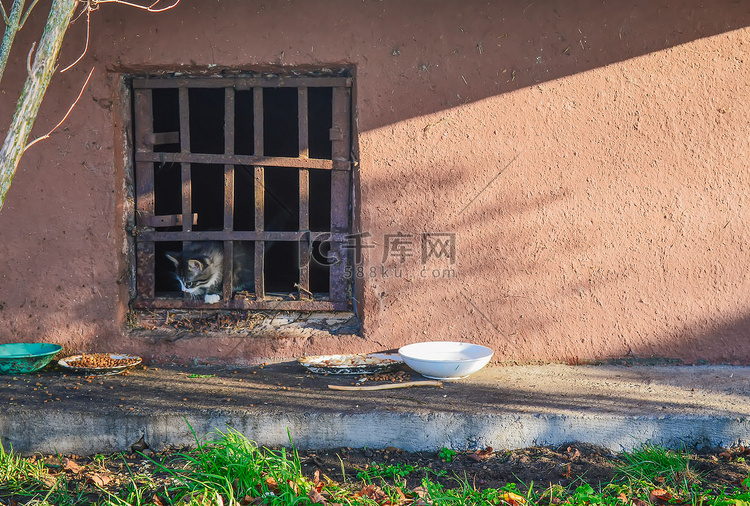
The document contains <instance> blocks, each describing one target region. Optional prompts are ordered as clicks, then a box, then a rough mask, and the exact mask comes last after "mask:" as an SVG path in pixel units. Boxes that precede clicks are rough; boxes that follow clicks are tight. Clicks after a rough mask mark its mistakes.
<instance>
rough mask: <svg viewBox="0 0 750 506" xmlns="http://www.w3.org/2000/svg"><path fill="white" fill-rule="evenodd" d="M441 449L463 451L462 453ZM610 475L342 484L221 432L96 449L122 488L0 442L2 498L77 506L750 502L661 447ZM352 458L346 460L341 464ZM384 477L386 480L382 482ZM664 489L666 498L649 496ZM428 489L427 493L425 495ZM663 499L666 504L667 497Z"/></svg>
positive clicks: (383, 472) (99, 463)
mask: <svg viewBox="0 0 750 506" xmlns="http://www.w3.org/2000/svg"><path fill="white" fill-rule="evenodd" d="M443 453H444V454H442V455H441V454H439V456H440V457H441V458H444V459H446V460H447V458H450V459H454V458H456V457H457V454H456V452H452V453H447V452H443ZM617 462H618V463H617V465H616V475H615V478H614V479H613V480H612V482H610V483H603V484H590V483H586V482H585V481H583V480H578V481H576V482H575V483H574V484H573V485H571V486H569V487H567V488H565V487H562V486H560V485H552V484H549V486H546V487H535V485H534V483H530V484H528V485H527V484H523V483H510V484H508V485H506V486H504V487H502V488H499V489H496V488H481V487H477V486H476V485H475V484H474V483H473V482H472V481H471V480H470V479H469V478H468V477H466V476H456V477H454V478H452V479H446V476H445V475H443V476H442V477H441V479H440V480H438V479H437V475H436V474H433V473H432V472H431V471H430V470H429V469H426V468H421V467H416V466H413V465H408V464H373V465H371V466H368V467H367V468H365V469H363V470H362V471H361V472H360V473H358V474H357V477H356V480H353V481H349V480H346V479H344V481H343V482H341V483H339V482H334V481H332V480H330V479H328V478H326V477H325V476H317V477H313V478H308V477H305V476H304V475H303V474H302V466H301V463H300V458H299V455H298V453H297V451H296V449H294V447H293V446H292V448H291V450H287V449H280V450H274V449H268V448H264V447H259V446H258V445H256V444H255V443H254V442H252V441H250V440H249V439H247V438H246V437H245V436H243V435H242V434H241V433H239V432H237V431H235V430H232V429H228V430H226V431H217V432H216V433H214V434H212V435H211V439H210V440H198V439H197V438H196V447H195V449H193V450H190V451H186V452H183V453H180V454H178V455H176V456H174V458H173V459H172V460H170V461H168V462H157V461H156V460H151V461H150V462H147V464H149V466H150V467H143V466H141V467H140V468H139V469H134V468H131V464H130V463H129V462H128V459H127V457H126V456H125V455H122V454H119V455H114V456H109V457H107V456H96V457H94V458H93V462H92V464H90V468H91V469H90V470H89V471H88V472H104V471H106V467H107V465H108V464H110V465H112V464H114V463H117V464H118V465H120V466H121V468H122V469H124V473H120V474H121V475H124V476H125V479H124V480H123V481H122V482H121V483H118V484H117V486H116V487H112V486H110V487H106V486H105V487H97V486H93V485H91V484H87V483H86V480H82V479H80V477H79V478H77V479H73V478H72V476H71V474H70V473H65V472H62V471H61V469H59V467H60V466H57V468H50V467H49V466H48V465H46V464H44V462H43V461H42V460H36V459H33V458H23V457H20V456H18V455H16V454H14V453H13V451H12V450H10V451H6V450H5V449H3V448H2V446H0V504H3V505H7V504H15V503H18V504H19V505H34V506H37V505H40V506H47V505H55V506H78V505H84V504H96V505H101V506H141V505H143V506H146V505H157V506H158V505H162V506H178V505H179V506H209V505H210V506H218V505H225V506H237V505H246V504H264V505H279V506H281V505H284V506H287V505H291V506H295V505H300V506H308V505H312V504H315V501H319V500H321V498H322V499H323V500H324V501H326V502H327V503H328V504H341V505H342V506H375V505H382V504H388V503H390V504H393V505H400V504H404V505H406V504H414V503H419V501H422V502H423V503H424V504H432V505H435V506H454V505H455V506H479V505H482V506H485V505H496V506H552V505H562V506H625V505H632V504H641V503H638V502H637V501H643V503H644V504H652V503H654V502H656V503H657V506H668V505H670V504H675V505H685V506H750V492H748V485H750V477H748V478H747V479H746V480H745V482H744V483H743V486H738V487H736V488H732V489H731V490H726V489H720V490H713V489H712V488H711V487H710V484H704V483H702V482H701V480H700V477H699V476H698V475H697V474H696V473H694V472H692V470H691V469H690V464H689V463H690V459H689V455H688V454H687V453H685V452H680V451H673V450H668V449H665V448H662V447H659V446H655V445H643V446H640V447H638V448H636V449H634V450H632V451H629V452H623V453H622V454H621V455H620V457H619V458H618V459H617ZM342 466H343V462H342ZM417 472H419V473H420V474H421V475H422V476H423V477H422V479H421V486H420V487H418V488H416V489H413V490H408V489H406V478H407V477H409V476H412V478H413V475H414V473H417ZM375 482H377V483H375ZM655 490H658V491H659V494H660V498H661V499H654V498H653V497H652V498H651V499H649V495H650V494H654V491H655ZM420 497H421V498H422V499H420ZM659 501H662V503H663V504H660V503H659Z"/></svg>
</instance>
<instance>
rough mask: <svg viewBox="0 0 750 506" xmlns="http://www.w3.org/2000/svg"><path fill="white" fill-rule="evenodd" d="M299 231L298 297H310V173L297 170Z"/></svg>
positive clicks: (305, 170) (304, 170)
mask: <svg viewBox="0 0 750 506" xmlns="http://www.w3.org/2000/svg"><path fill="white" fill-rule="evenodd" d="M299 230H300V231H301V232H306V233H304V234H303V235H302V236H301V237H300V239H299V248H298V249H299V297H300V299H307V298H309V295H310V250H311V248H312V238H311V235H310V171H309V170H308V169H299Z"/></svg>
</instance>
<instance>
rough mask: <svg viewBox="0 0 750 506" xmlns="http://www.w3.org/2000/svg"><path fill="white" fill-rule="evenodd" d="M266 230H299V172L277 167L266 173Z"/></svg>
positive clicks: (264, 187)
mask: <svg viewBox="0 0 750 506" xmlns="http://www.w3.org/2000/svg"><path fill="white" fill-rule="evenodd" d="M263 189H264V190H265V202H266V212H265V229H266V230H268V231H282V230H284V231H290V230H297V229H299V170H297V169H292V168H288V167H277V168H275V169H273V170H266V171H265V184H264V186H263Z"/></svg>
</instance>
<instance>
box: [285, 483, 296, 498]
mask: <svg viewBox="0 0 750 506" xmlns="http://www.w3.org/2000/svg"><path fill="white" fill-rule="evenodd" d="M286 484H287V485H289V488H291V489H292V491H294V494H295V495H299V487H298V486H297V483H296V482H294V481H292V480H286Z"/></svg>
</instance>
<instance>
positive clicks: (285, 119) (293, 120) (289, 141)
mask: <svg viewBox="0 0 750 506" xmlns="http://www.w3.org/2000/svg"><path fill="white" fill-rule="evenodd" d="M297 109H298V104H297V89H296V88H263V154H264V155H265V156H295V157H296V156H297V155H298V154H299V142H298V139H299V129H298V123H299V118H298V116H297ZM256 154H257V153H256Z"/></svg>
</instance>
